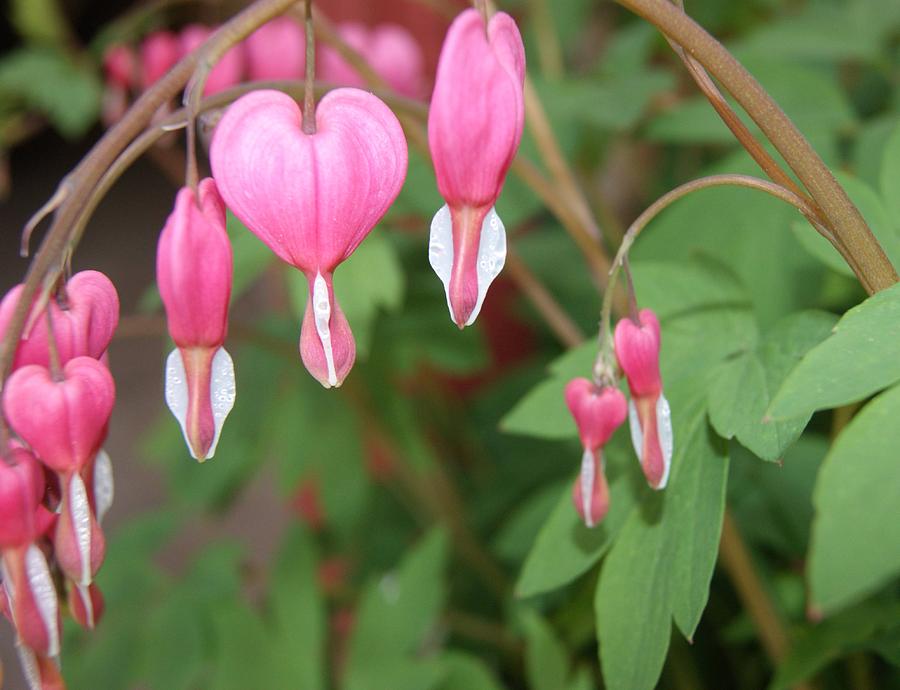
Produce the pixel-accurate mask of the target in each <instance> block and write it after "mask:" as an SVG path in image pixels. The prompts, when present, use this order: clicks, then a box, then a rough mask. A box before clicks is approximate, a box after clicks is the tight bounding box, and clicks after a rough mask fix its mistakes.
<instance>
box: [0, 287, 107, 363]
mask: <svg viewBox="0 0 900 690" xmlns="http://www.w3.org/2000/svg"><path fill="white" fill-rule="evenodd" d="M21 293H22V285H17V286H16V287H14V288H13V289H12V290H10V291H9V292H8V293H7V294H6V296H5V297H4V298H3V302H2V303H0V333H3V332H4V331H5V330H6V328H7V325H8V324H9V321H10V319H11V318H12V315H13V312H14V311H15V309H16V306H17V304H18V302H19V295H20V294H21ZM46 308H49V309H50V315H51V317H52V319H53V332H54V335H55V336H56V347H57V350H58V351H59V359H60V362H61V363H62V364H65V363H66V362H68V361H69V360H70V359H73V358H74V357H82V356H85V357H93V358H94V359H99V358H100V357H102V356H103V354H104V353H105V352H106V348H108V347H109V343H110V341H111V340H112V337H113V333H114V332H115V330H116V327H117V326H118V325H119V296H118V295H117V294H116V288H115V287H114V286H113V284H112V283H111V282H110V280H109V278H107V277H106V276H105V275H103V274H102V273H100V272H98V271H81V272H80V273H76V274H75V275H74V276H72V278H71V279H70V280H69V282H68V283H66V289H65V303H64V304H60V303H59V302H58V301H57V298H56V297H55V296H51V297H50V300H49V303H48V305H47V307H46ZM27 323H28V324H29V327H28V328H26V331H25V333H24V334H23V335H22V339H21V340H20V341H19V347H18V349H17V350H16V356H15V359H14V360H13V368H19V367H22V366H25V365H26V364H39V365H41V366H44V367H46V366H49V365H50V350H49V348H48V346H47V318H46V313H45V310H44V309H42V310H41V311H40V312H37V311H36V310H35V308H34V306H32V309H31V313H30V314H29V318H28V322H27Z"/></svg>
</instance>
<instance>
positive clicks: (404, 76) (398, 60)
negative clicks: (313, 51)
mask: <svg viewBox="0 0 900 690" xmlns="http://www.w3.org/2000/svg"><path fill="white" fill-rule="evenodd" d="M337 32H338V34H339V35H340V36H341V38H343V39H344V41H346V42H347V44H348V45H350V46H351V47H352V48H354V49H355V50H356V51H358V52H359V53H360V54H361V55H362V56H363V57H365V58H366V61H367V62H368V63H369V65H371V66H372V69H374V70H375V72H376V73H377V74H378V75H379V76H381V77H382V78H383V79H384V80H385V81H386V82H387V83H388V84H389V85H390V87H391V88H392V89H394V90H395V91H396V92H397V93H399V94H401V95H403V96H408V97H410V98H421V97H422V95H423V94H422V91H423V88H424V83H425V59H424V56H423V55H422V48H421V47H420V46H419V43H418V41H416V39H415V37H414V36H413V35H412V34H411V33H410V32H409V31H407V30H406V29H404V28H403V27H402V26H399V25H397V24H379V25H378V26H376V27H373V28H371V29H370V28H368V27H366V26H365V25H363V24H357V23H347V24H340V25H338V27H337ZM319 74H320V75H321V77H322V79H323V80H324V81H327V82H330V83H332V84H339V85H341V86H359V87H365V86H366V82H365V79H363V77H362V75H360V74H359V72H357V71H356V70H355V69H353V67H352V66H350V64H349V63H347V61H346V60H344V58H343V57H341V54H340V53H338V52H337V51H336V50H334V49H333V48H331V47H330V46H323V47H322V50H321V53H320V58H319Z"/></svg>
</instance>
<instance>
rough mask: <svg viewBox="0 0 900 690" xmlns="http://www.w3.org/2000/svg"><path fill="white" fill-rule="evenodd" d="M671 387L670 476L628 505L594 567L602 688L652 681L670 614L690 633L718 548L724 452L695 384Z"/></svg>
mask: <svg viewBox="0 0 900 690" xmlns="http://www.w3.org/2000/svg"><path fill="white" fill-rule="evenodd" d="M671 393H672V394H671V395H670V403H671V404H672V417H673V424H674V437H675V444H676V446H675V448H676V450H675V454H674V457H673V460H672V477H671V480H670V484H669V486H668V488H666V490H665V491H662V492H659V493H654V494H652V495H649V496H646V497H645V498H644V499H643V500H642V502H641V503H640V504H639V505H638V506H636V507H635V508H633V509H632V511H631V514H630V516H629V517H628V520H627V521H626V523H625V525H624V527H623V528H622V530H621V532H620V533H619V536H618V538H617V539H616V541H615V543H614V544H613V547H612V549H611V551H610V552H609V555H608V556H607V558H606V561H605V563H604V565H603V568H602V569H601V571H600V581H599V584H598V586H597V592H596V598H595V612H596V616H597V635H598V638H599V641H600V661H601V668H602V670H603V678H604V680H605V682H606V687H608V688H610V690H617V689H618V688H623V689H627V690H643V689H644V688H647V689H648V690H649V689H650V688H654V687H656V682H657V680H658V679H659V675H660V673H661V671H662V667H663V663H664V661H665V658H666V651H667V649H668V646H669V637H670V633H671V627H670V626H671V620H672V619H673V618H674V620H675V623H676V625H677V626H678V628H679V629H680V630H681V632H682V633H683V634H684V635H685V636H686V637H688V638H690V637H691V636H692V635H693V633H694V630H695V629H696V627H697V624H698V623H699V621H700V616H701V614H702V612H703V609H704V607H705V605H706V599H707V596H708V591H709V582H710V579H711V578H712V573H713V568H714V566H715V560H716V554H717V553H718V544H719V534H720V530H721V524H722V514H723V511H724V508H725V500H724V499H725V485H726V476H727V470H728V457H727V455H726V453H725V449H724V444H723V443H722V441H721V440H719V439H717V438H715V437H714V436H713V435H712V434H711V433H710V429H709V426H708V424H707V422H706V408H705V405H704V399H703V395H702V389H701V391H699V392H698V391H694V393H693V394H692V396H691V397H683V396H682V395H681V394H680V393H679V392H677V391H672V392H671ZM691 398H693V399H691Z"/></svg>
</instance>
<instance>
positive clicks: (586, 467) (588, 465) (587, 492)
mask: <svg viewBox="0 0 900 690" xmlns="http://www.w3.org/2000/svg"><path fill="white" fill-rule="evenodd" d="M596 471H597V469H596V467H595V465H594V454H593V453H592V452H591V451H590V450H588V449H587V448H585V450H584V454H583V455H582V456H581V474H580V476H579V478H578V481H579V482H581V510H582V512H583V513H584V524H586V525H587V526H588V527H593V526H594V520H593V518H592V516H591V502H592V501H593V498H594V475H595V473H596Z"/></svg>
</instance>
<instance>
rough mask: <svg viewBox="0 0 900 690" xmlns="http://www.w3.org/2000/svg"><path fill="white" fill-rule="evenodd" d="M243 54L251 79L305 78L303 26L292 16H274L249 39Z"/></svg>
mask: <svg viewBox="0 0 900 690" xmlns="http://www.w3.org/2000/svg"><path fill="white" fill-rule="evenodd" d="M244 55H245V57H246V60H247V76H248V77H249V78H250V79H251V80H252V81H267V80H273V81H274V80H278V79H302V78H303V72H304V70H305V69H306V38H305V36H304V35H303V27H302V26H300V24H298V23H297V22H295V21H294V20H293V19H291V18H290V17H278V18H276V19H273V20H272V21H270V22H268V23H266V24H263V25H262V26H261V27H259V28H258V29H257V30H256V31H254V32H253V33H252V34H250V35H249V36H248V37H247V38H246V40H245V41H244Z"/></svg>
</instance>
